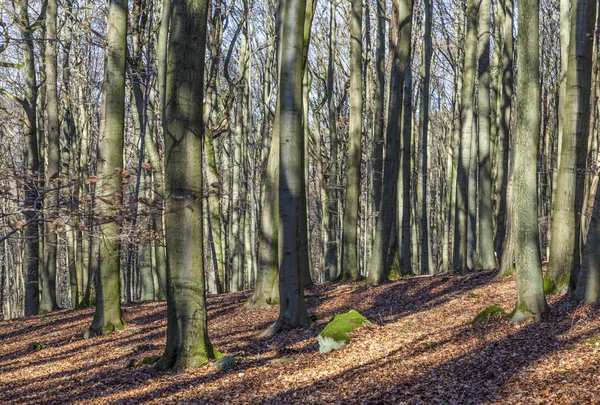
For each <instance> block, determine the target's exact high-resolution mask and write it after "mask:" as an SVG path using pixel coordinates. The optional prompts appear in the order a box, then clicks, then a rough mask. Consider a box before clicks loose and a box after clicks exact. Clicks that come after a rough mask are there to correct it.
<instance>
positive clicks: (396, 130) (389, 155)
mask: <svg viewBox="0 0 600 405" xmlns="http://www.w3.org/2000/svg"><path fill="white" fill-rule="evenodd" d="M412 11H413V2H412V0H396V1H394V2H393V3H392V26H391V29H390V54H391V57H392V70H391V73H390V102H389V107H388V108H389V112H388V126H387V131H386V154H385V164H384V167H383V195H384V196H385V198H382V199H381V200H380V204H379V207H378V209H379V219H378V220H377V225H376V230H375V240H374V242H373V249H372V253H371V260H370V262H369V266H368V270H369V272H368V276H367V281H368V283H369V284H379V283H381V282H383V281H385V280H387V278H388V275H389V271H390V265H391V263H392V261H391V260H389V259H388V257H387V253H388V247H389V244H390V238H391V236H392V229H393V225H394V223H395V217H396V211H397V209H398V198H399V197H398V191H399V190H398V183H399V173H400V162H401V159H402V156H401V155H400V154H401V149H400V147H401V145H402V141H403V126H404V125H403V121H402V118H403V110H404V107H405V106H404V84H405V79H406V69H409V68H410V57H411V29H412ZM405 113H406V112H405ZM402 191H404V190H402ZM404 204H408V201H404Z"/></svg>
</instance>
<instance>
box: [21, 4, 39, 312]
mask: <svg viewBox="0 0 600 405" xmlns="http://www.w3.org/2000/svg"><path fill="white" fill-rule="evenodd" d="M16 11H17V18H18V23H19V31H20V34H21V38H22V40H23V64H22V66H23V75H24V79H25V80H24V81H25V86H24V89H23V98H22V100H19V103H20V104H21V106H22V107H23V110H24V116H23V127H24V132H25V142H26V143H25V157H24V161H25V166H26V170H27V172H28V173H27V182H26V185H25V193H24V194H25V195H24V198H23V200H24V201H25V206H26V210H25V218H26V219H27V225H26V227H25V247H24V250H23V257H24V263H23V272H24V277H23V278H24V279H25V315H34V314H37V313H38V311H39V288H38V268H39V252H40V243H39V232H38V223H37V221H36V219H37V216H38V212H37V210H38V209H39V204H38V203H37V198H38V195H37V191H36V190H37V184H36V183H37V181H36V180H37V176H38V172H39V170H40V159H39V153H38V137H37V125H36V122H37V94H38V85H37V79H36V70H35V50H34V46H33V31H34V30H33V24H31V23H30V21H29V1H28V0H20V1H17V2H16Z"/></svg>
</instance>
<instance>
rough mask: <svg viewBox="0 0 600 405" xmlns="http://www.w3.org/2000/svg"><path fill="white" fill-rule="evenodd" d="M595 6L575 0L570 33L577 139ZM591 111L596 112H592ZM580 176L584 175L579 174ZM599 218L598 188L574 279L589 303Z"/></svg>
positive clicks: (599, 292)
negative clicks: (578, 272) (579, 268)
mask: <svg viewBox="0 0 600 405" xmlns="http://www.w3.org/2000/svg"><path fill="white" fill-rule="evenodd" d="M596 8H597V2H596V1H594V0H590V1H588V0H576V1H574V2H573V22H572V25H571V31H574V32H572V33H571V40H570V42H569V54H570V60H569V66H570V69H569V72H568V75H567V95H568V96H570V97H569V99H568V103H567V104H568V105H569V106H570V108H571V111H568V114H567V112H565V124H568V125H569V126H568V129H569V132H573V131H574V132H575V133H574V135H575V137H576V138H586V137H587V134H588V133H589V129H590V111H589V105H590V88H591V86H592V56H593V45H594V41H593V36H594V33H595V28H596V27H595V15H596ZM571 103H573V104H571ZM592 105H593V104H592ZM591 114H594V112H593V111H592V112H591ZM567 134H568V132H567V131H564V132H563V139H564V137H565V136H566V135H567ZM578 142H579V141H578ZM578 167H579V166H578ZM577 176H578V177H579V176H582V174H580V173H577ZM599 221H600V193H598V192H597V191H596V196H595V199H594V209H593V213H592V221H591V224H590V229H589V232H588V235H587V240H586V244H585V247H584V250H583V258H582V259H583V260H582V264H581V272H580V274H579V277H578V278H577V279H575V280H573V282H574V283H576V289H575V297H576V298H577V299H578V300H580V301H585V302H590V303H595V302H597V301H598V297H600V277H599V276H600V261H599V260H598V259H599V257H598V252H599V251H600V250H599V247H600V246H599V242H600V223H599ZM552 239H554V238H552ZM557 287H558V286H557Z"/></svg>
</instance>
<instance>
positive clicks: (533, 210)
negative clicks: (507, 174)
mask: <svg viewBox="0 0 600 405" xmlns="http://www.w3.org/2000/svg"><path fill="white" fill-rule="evenodd" d="M518 24H519V53H518V59H517V63H518V65H519V75H518V78H517V86H518V88H519V93H518V94H517V131H516V136H515V150H514V153H515V167H514V176H515V177H514V209H515V212H516V213H518V215H515V216H514V217H513V221H514V223H513V226H514V229H513V232H514V238H515V239H514V243H515V262H516V266H517V305H516V307H515V310H514V311H513V314H512V320H513V322H524V321H525V320H527V319H529V318H531V317H534V318H535V319H536V320H540V319H541V316H542V313H544V312H545V311H546V307H547V306H546V298H545V296H544V289H543V284H542V263H541V257H540V249H539V231H538V219H537V215H538V201H537V186H536V185H537V173H536V166H537V155H538V146H539V130H540V126H539V102H538V101H539V99H540V85H539V67H540V65H539V28H540V27H539V0H521V1H520V2H519V17H518Z"/></svg>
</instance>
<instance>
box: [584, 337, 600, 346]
mask: <svg viewBox="0 0 600 405" xmlns="http://www.w3.org/2000/svg"><path fill="white" fill-rule="evenodd" d="M585 343H587V344H588V345H596V346H600V337H595V338H591V339H588V340H586V341H585Z"/></svg>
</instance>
